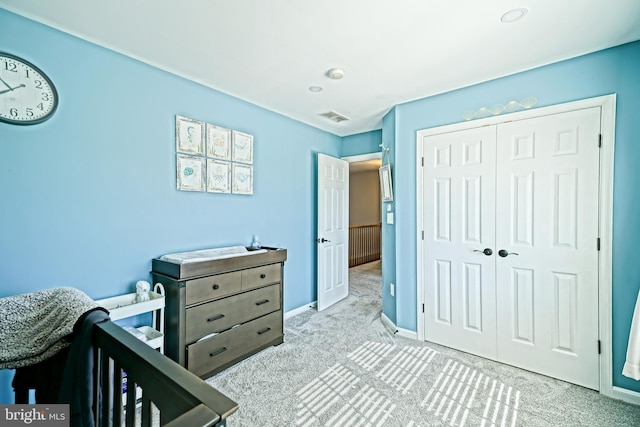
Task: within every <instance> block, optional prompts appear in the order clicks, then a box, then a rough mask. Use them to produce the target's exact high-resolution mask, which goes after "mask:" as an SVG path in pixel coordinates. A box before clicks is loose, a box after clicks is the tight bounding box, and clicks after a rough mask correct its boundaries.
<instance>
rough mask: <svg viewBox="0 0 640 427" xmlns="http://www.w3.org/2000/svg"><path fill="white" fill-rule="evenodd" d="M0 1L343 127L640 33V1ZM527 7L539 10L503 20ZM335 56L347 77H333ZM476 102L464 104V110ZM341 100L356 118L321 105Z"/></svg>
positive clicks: (307, 119) (348, 130)
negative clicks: (339, 118)
mask: <svg viewBox="0 0 640 427" xmlns="http://www.w3.org/2000/svg"><path fill="white" fill-rule="evenodd" d="M0 7H2V8H5V9H7V10H9V11H12V12H16V13H18V14H20V15H24V16H26V17H28V18H31V19H34V20H36V21H39V22H42V23H44V24H47V25H50V26H52V27H54V28H57V29H60V30H62V31H65V32H68V33H70V34H73V35H76V36H78V37H81V38H83V39H86V40H88V41H91V42H93V43H96V44H98V45H101V46H104V47H106V48H109V49H112V50H115V51H117V52H120V53H123V54H125V55H128V56H131V57H133V58H136V59H139V60H141V61H143V62H146V63H148V64H151V65H153V66H156V67H158V68H161V69H163V70H166V71H169V72H171V73H174V74H177V75H179V76H182V77H185V78H187V79H190V80H193V81H196V82H199V83H201V84H203V85H205V86H209V87H212V88H214V89H217V90H219V91H222V92H225V93H227V94H230V95H233V96H235V97H238V98H240V99H243V100H246V101H249V102H251V103H254V104H257V105H260V106H262V107H265V108H267V109H269V110H273V111H276V112H279V113H281V114H283V115H285V116H288V117H291V118H293V119H296V120H299V121H301V122H304V123H307V124H309V125H311V126H314V127H317V128H320V129H323V130H326V131H329V132H332V133H334V134H336V135H339V136H346V135H351V134H355V133H360V132H365V131H369V130H373V129H379V128H381V120H382V117H383V116H384V115H385V114H386V113H387V112H388V111H389V109H390V108H392V107H393V106H394V105H397V104H400V103H403V102H406V101H411V100H414V99H418V98H423V97H426V96H430V95H434V94H438V93H442V92H446V91H450V90H452V89H457V88H461V87H465V86H469V85H472V84H475V83H478V82H481V81H486V80H490V79H493V78H497V77H501V76H505V75H509V74H513V73H516V72H519V71H524V70H528V69H531V68H535V67H538V66H541V65H545V64H549V63H552V62H556V61H560V60H563V59H568V58H572V57H575V56H579V55H583V54H586V53H589V52H594V51H597V50H601V49H604V48H607V47H611V46H616V45H619V44H623V43H627V42H630V41H634V40H638V39H640V1H638V0H611V1H603V0H520V1H513V0H490V1H478V0H400V1H398V0H395V1H394V0H322V1H311V0H189V1H183V2H178V1H175V0H172V1H169V0H136V1H131V0H109V1H99V2H98V1H86V0H47V1H42V0H0ZM514 7H526V8H527V9H528V14H527V15H526V16H525V17H524V18H523V19H521V20H519V21H517V22H515V23H511V24H503V23H502V22H500V17H501V16H502V15H503V14H504V13H505V12H506V11H508V10H510V9H512V8H514ZM3 42H4V45H5V47H4V48H3V49H5V50H10V46H11V44H10V40H9V41H8V43H9V44H8V45H6V42H7V40H5V41H3ZM332 67H341V68H343V69H344V70H345V73H346V74H345V77H344V78H343V79H342V80H330V79H329V78H328V77H326V75H325V73H326V71H327V70H329V69H330V68H332ZM310 86H321V87H323V88H324V90H323V91H322V92H319V93H312V92H310V91H309V90H308V89H309V87H310ZM531 95H533V96H535V94H531ZM474 107H477V106H476V105H468V106H465V105H461V106H460V112H461V118H460V119H461V120H462V113H463V112H464V111H465V110H468V109H473V108H474ZM331 110H333V111H336V112H338V113H340V114H341V115H344V116H346V117H348V118H349V119H350V120H348V121H345V122H341V123H334V122H332V121H329V120H327V119H325V118H322V117H320V116H319V114H321V113H326V112H328V111H331Z"/></svg>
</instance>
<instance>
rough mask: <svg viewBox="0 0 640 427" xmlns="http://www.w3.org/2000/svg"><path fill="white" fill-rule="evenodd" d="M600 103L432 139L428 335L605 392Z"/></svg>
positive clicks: (428, 158)
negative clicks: (602, 379) (600, 254)
mask: <svg viewBox="0 0 640 427" xmlns="http://www.w3.org/2000/svg"><path fill="white" fill-rule="evenodd" d="M599 133H600V108H599V107H596V108H589V109H583V110H577V111H572V112H567V113H560V114H556V115H550V116H544V117H538V118H533V119H526V120H520V121H514V122H510V123H505V124H500V125H496V126H487V127H482V128H478V129H470V130H465V131H459V132H453V133H448V134H442V135H435V136H429V137H425V138H424V140H423V141H422V143H423V144H424V147H423V148H424V151H423V152H424V154H425V166H424V187H423V188H424V199H423V200H424V203H425V208H424V209H423V212H424V215H425V218H424V224H425V239H424V248H423V249H424V250H423V253H424V254H425V255H424V257H425V258H424V260H423V262H424V272H425V274H424V278H425V283H424V287H425V297H426V304H425V322H426V323H425V337H426V339H427V340H428V341H434V342H437V343H440V344H443V345H447V346H450V347H453V348H457V349H460V350H463V351H467V352H471V353H474V354H478V355H481V356H484V357H488V358H491V359H495V360H498V361H500V362H504V363H508V364H510V365H514V366H518V367H521V368H524V369H528V370H532V371H535V372H538V373H541V374H545V375H549V376H552V377H555V378H559V379H562V380H565V381H569V382H572V383H575V384H579V385H582V386H585V387H589V388H592V389H598V388H599V356H598V250H597V238H598V180H599V147H598V137H599Z"/></svg>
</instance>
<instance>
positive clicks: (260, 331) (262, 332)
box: [258, 328, 271, 335]
mask: <svg viewBox="0 0 640 427" xmlns="http://www.w3.org/2000/svg"><path fill="white" fill-rule="evenodd" d="M270 330H271V328H264V329H260V330H259V331H258V335H262V334H266V333H267V332H269V331H270Z"/></svg>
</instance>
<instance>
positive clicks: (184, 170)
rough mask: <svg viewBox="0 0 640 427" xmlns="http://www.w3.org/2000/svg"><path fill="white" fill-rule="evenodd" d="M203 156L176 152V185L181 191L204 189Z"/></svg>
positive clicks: (204, 168)
mask: <svg viewBox="0 0 640 427" xmlns="http://www.w3.org/2000/svg"><path fill="white" fill-rule="evenodd" d="M205 174H206V164H205V158H204V157H195V156H188V155H185V154H179V153H178V154H176V187H177V189H178V190H181V191H204V190H205V179H206V175H205Z"/></svg>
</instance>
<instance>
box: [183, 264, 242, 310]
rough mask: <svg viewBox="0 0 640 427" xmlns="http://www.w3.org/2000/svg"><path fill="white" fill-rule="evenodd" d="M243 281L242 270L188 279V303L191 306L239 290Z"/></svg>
mask: <svg viewBox="0 0 640 427" xmlns="http://www.w3.org/2000/svg"><path fill="white" fill-rule="evenodd" d="M241 281H242V273H241V272H240V271H234V272H231V273H224V274H218V275H216V276H209V277H203V278H201V279H194V280H188V281H187V288H186V304H187V306H189V305H192V304H197V303H199V302H203V301H208V300H211V299H215V298H220V297H223V296H225V295H229V294H232V293H234V292H239V291H240V289H241V285H240V284H241Z"/></svg>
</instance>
